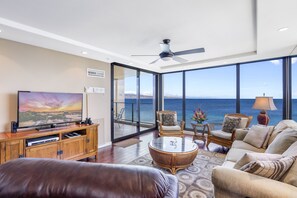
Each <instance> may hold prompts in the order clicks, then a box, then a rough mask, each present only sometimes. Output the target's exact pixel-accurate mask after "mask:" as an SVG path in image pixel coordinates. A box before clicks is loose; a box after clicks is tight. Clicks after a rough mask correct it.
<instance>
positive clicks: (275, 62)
mask: <svg viewBox="0 0 297 198" xmlns="http://www.w3.org/2000/svg"><path fill="white" fill-rule="evenodd" d="M270 62H271V63H273V64H275V65H279V64H280V60H271V61H270Z"/></svg>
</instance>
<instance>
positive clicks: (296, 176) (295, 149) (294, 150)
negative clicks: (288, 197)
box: [280, 142, 297, 187]
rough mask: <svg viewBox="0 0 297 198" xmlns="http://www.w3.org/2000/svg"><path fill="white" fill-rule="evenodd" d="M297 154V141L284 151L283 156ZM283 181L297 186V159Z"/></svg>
mask: <svg viewBox="0 0 297 198" xmlns="http://www.w3.org/2000/svg"><path fill="white" fill-rule="evenodd" d="M294 155H297V142H295V143H294V144H292V145H291V146H290V147H289V148H288V149H287V150H286V151H285V152H284V153H283V156H294ZM280 181H281V182H284V183H287V184H290V185H293V186H296V187H297V160H295V162H294V164H293V165H292V166H291V168H290V169H289V170H288V171H287V173H286V174H285V175H284V176H283V177H282V178H281V179H280Z"/></svg>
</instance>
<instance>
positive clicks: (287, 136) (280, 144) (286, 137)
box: [265, 128, 297, 154]
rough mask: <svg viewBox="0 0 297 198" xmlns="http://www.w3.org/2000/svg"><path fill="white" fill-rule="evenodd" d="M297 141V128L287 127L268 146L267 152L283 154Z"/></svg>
mask: <svg viewBox="0 0 297 198" xmlns="http://www.w3.org/2000/svg"><path fill="white" fill-rule="evenodd" d="M296 141H297V130H296V129H291V128H287V129H285V130H284V131H283V132H281V133H280V134H279V135H278V136H276V138H275V139H274V140H273V142H272V143H271V144H270V145H269V146H268V148H267V150H266V151H265V153H275V154H283V153H284V152H285V151H286V150H287V149H288V148H289V147H290V146H291V145H292V144H293V143H294V142H296Z"/></svg>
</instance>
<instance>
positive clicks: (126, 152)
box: [89, 131, 226, 164]
mask: <svg viewBox="0 0 297 198" xmlns="http://www.w3.org/2000/svg"><path fill="white" fill-rule="evenodd" d="M157 137H158V131H153V132H148V133H145V134H142V135H140V136H137V137H135V138H138V139H139V140H141V142H139V143H137V144H134V145H131V146H128V147H126V148H122V147H118V146H113V145H111V146H107V147H104V148H101V149H99V157H98V159H96V160H95V159H89V161H92V162H98V163H116V164H127V163H129V162H131V161H133V160H134V159H135V158H137V157H140V156H142V155H145V154H147V153H148V152H149V150H148V143H149V142H150V141H151V140H152V139H154V138H157ZM185 138H188V139H191V140H192V138H193V136H192V135H186V137H185ZM196 142H197V144H198V146H199V148H200V149H204V150H207V148H206V146H205V144H204V143H203V141H196ZM209 150H210V151H214V152H221V153H226V150H224V149H223V148H222V147H221V146H219V145H216V144H212V143H211V144H210V145H209Z"/></svg>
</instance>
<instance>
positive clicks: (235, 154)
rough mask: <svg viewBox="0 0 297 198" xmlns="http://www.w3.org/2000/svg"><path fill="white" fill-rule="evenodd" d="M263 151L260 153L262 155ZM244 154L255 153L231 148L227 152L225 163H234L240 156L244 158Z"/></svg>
mask: <svg viewBox="0 0 297 198" xmlns="http://www.w3.org/2000/svg"><path fill="white" fill-rule="evenodd" d="M264 151H265V150H263V151H262V153H264ZM245 153H256V151H251V150H246V149H238V148H233V147H232V149H230V150H229V152H228V154H227V156H226V161H231V162H236V161H237V160H238V159H240V158H241V157H242V156H244V154H245Z"/></svg>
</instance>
